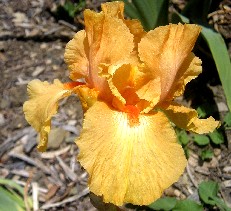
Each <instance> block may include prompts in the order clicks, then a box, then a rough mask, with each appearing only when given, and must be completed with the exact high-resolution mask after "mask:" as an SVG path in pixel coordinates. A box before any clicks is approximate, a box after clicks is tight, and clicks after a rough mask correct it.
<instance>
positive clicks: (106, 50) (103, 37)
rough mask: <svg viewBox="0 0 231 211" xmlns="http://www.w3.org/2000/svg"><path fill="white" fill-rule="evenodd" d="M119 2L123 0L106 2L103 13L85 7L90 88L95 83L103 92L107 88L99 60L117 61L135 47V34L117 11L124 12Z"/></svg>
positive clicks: (109, 62)
mask: <svg viewBox="0 0 231 211" xmlns="http://www.w3.org/2000/svg"><path fill="white" fill-rule="evenodd" d="M118 4H119V5H120V4H121V3H119V2H111V3H107V4H104V6H103V7H102V9H103V11H102V12H101V13H95V12H93V11H91V10H85V11H84V19H85V26H86V34H87V38H88V43H89V46H90V49H89V62H90V68H89V83H90V85H91V88H92V87H95V88H96V89H98V90H99V91H101V92H102V91H103V89H105V78H101V77H99V76H98V72H99V68H98V66H99V64H101V63H105V64H108V65H110V64H114V65H117V64H119V63H121V61H124V60H125V59H126V58H128V57H129V56H130V54H131V52H132V50H133V48H134V44H133V35H132V34H131V33H130V31H129V28H128V27H127V26H126V24H125V23H124V22H123V20H122V19H119V18H118V16H117V13H121V12H122V11H121V8H120V6H118ZM106 6H107V7H106ZM105 8H107V9H105ZM109 8H111V9H109Z"/></svg>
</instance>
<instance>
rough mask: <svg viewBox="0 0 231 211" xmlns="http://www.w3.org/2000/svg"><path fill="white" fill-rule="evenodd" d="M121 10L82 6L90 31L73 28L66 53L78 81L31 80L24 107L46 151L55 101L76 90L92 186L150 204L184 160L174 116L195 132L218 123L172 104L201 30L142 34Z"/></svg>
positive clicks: (111, 198) (191, 68) (107, 196)
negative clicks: (83, 113) (86, 8)
mask: <svg viewBox="0 0 231 211" xmlns="http://www.w3.org/2000/svg"><path fill="white" fill-rule="evenodd" d="M123 12H124V4H123V3H122V2H112V3H105V4H102V12H100V13H96V12H94V11H91V10H85V11H84V19H85V30H82V31H79V32H78V33H76V34H75V36H74V38H73V39H72V40H71V41H70V42H69V43H68V44H67V46H66V50H65V56H64V57H65V61H66V63H67V65H68V68H69V70H70V78H71V79H72V80H73V82H70V83H66V84H62V83H61V82H60V81H59V80H57V79H56V80H55V81H54V83H53V84H49V83H48V82H41V81H40V80H33V81H31V82H30V83H29V85H28V93H29V97H30V99H29V100H28V101H27V102H25V104H24V107H23V109H24V112H25V116H26V119H27V121H28V122H29V123H30V124H31V125H32V126H33V127H34V128H35V129H36V130H37V131H38V132H39V133H40V139H41V140H40V143H39V145H38V150H39V151H44V150H46V145H47V141H48V140H47V138H48V133H49V131H50V128H51V118H52V116H53V115H54V114H55V113H56V112H57V109H58V100H60V99H62V98H64V97H67V96H69V95H71V94H72V93H76V94H78V96H79V97H80V100H81V102H82V106H83V109H84V111H85V115H84V122H83V130H82V133H81V135H80V137H79V138H78V139H77V140H76V144H77V145H78V147H79V149H80V153H79V155H78V160H79V162H80V163H81V165H82V166H83V167H84V168H85V169H86V170H87V172H88V173H89V188H90V190H91V191H92V192H93V193H95V194H96V195H100V196H103V200H104V201H105V202H111V203H114V204H116V205H122V204H123V203H125V202H129V203H132V204H138V205H146V204H149V203H151V202H153V201H154V200H156V199H158V198H159V197H160V196H161V195H162V193H163V190H164V189H166V188H168V187H169V186H170V185H172V184H173V183H174V182H176V181H177V180H178V178H179V177H180V175H181V174H182V173H183V171H184V168H185V166H186V162H187V160H186V158H185V155H184V151H183V149H182V147H181V145H180V144H178V143H177V137H176V134H175V132H174V129H173V128H172V126H171V124H170V121H171V122H173V123H174V124H175V125H177V126H178V127H181V128H184V129H186V130H188V131H193V132H196V133H209V132H212V131H213V130H214V129H215V128H216V127H218V126H219V122H218V121H215V120H214V119H213V118H212V117H210V118H208V119H199V118H198V115H197V112H196V111H195V110H193V109H190V108H186V107H184V106H182V105H179V104H177V103H175V102H173V100H174V98H175V97H177V96H180V95H182V94H183V91H184V88H185V85H186V84H187V83H188V82H189V81H191V80H192V79H194V78H196V77H197V76H198V74H200V73H201V71H202V68H201V60H200V59H199V58H198V57H196V56H195V55H194V54H193V53H192V52H191V51H192V49H193V46H194V44H195V42H196V39H197V37H198V35H199V33H200V30H201V28H200V27H199V26H197V25H193V24H185V25H182V24H177V25H176V24H170V25H167V26H161V27H158V28H156V29H154V30H151V31H149V32H145V31H144V30H143V28H142V26H141V24H140V22H139V21H138V20H125V19H124V16H123ZM80 78H84V79H85V81H86V83H80V82H77V81H78V79H80ZM169 120H170V121H169Z"/></svg>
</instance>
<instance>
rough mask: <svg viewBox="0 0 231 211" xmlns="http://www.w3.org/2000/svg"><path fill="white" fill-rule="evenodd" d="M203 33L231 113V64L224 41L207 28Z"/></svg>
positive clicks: (204, 28)
mask: <svg viewBox="0 0 231 211" xmlns="http://www.w3.org/2000/svg"><path fill="white" fill-rule="evenodd" d="M201 33H202V36H203V38H204V39H205V41H206V43H207V45H208V47H209V49H210V51H211V53H212V56H213V59H214V61H215V64H216V67H217V71H218V74H219V77H220V80H221V84H222V87H223V89H224V93H225V96H226V100H227V104H228V107H229V110H230V111H231V86H230V79H231V63H230V58H229V54H228V51H227V48H226V45H225V42H224V39H223V38H222V36H221V35H220V34H219V33H217V32H215V31H214V30H213V29H210V28H207V27H205V26H202V32H201Z"/></svg>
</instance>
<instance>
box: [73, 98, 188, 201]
mask: <svg viewBox="0 0 231 211" xmlns="http://www.w3.org/2000/svg"><path fill="white" fill-rule="evenodd" d="M76 143H77V145H78V147H79V149H80V154H79V156H78V159H79V161H80V163H81V164H82V166H83V167H84V168H85V169H86V170H87V171H88V173H89V187H90V190H91V191H92V192H93V193H95V194H96V195H101V196H103V199H104V201H105V202H111V203H114V204H116V205H122V204H123V203H125V202H129V203H133V204H139V205H142V204H149V203H151V202H153V201H154V200H156V199H157V198H159V197H160V196H161V194H162V192H163V190H164V189H165V188H167V187H169V186H170V185H171V184H172V183H174V182H176V181H177V180H178V178H179V176H180V175H181V174H182V173H183V171H184V168H185V165H186V159H185V156H184V152H183V149H182V148H181V146H180V145H179V144H178V143H177V141H176V135H175V133H174V130H173V129H172V127H171V126H170V123H169V121H168V119H167V118H166V116H165V115H164V114H163V113H161V112H156V113H152V114H145V115H140V116H139V123H138V124H135V125H130V121H129V116H128V115H127V114H126V113H123V112H119V111H116V110H113V109H112V108H111V107H109V106H108V105H106V104H105V103H103V102H96V103H95V104H94V105H93V106H92V107H91V108H90V109H88V111H87V112H86V114H85V120H84V123H83V130H82V134H81V136H80V138H79V139H78V140H77V141H76Z"/></svg>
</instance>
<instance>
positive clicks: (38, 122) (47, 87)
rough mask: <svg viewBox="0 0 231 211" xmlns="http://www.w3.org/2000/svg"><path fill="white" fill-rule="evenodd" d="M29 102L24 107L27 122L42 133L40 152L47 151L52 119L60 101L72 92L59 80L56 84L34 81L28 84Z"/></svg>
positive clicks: (55, 81)
mask: <svg viewBox="0 0 231 211" xmlns="http://www.w3.org/2000/svg"><path fill="white" fill-rule="evenodd" d="M27 90H28V94H29V100H28V101H26V102H25V103H24V105H23V111H24V114H25V118H26V120H27V122H28V123H29V124H30V125H31V126H32V127H34V128H35V130H36V131H37V132H39V133H40V143H39V145H38V147H37V148H38V150H39V151H42V152H43V151H45V150H46V146H47V138H48V133H49V132H50V127H51V117H52V116H53V115H55V114H56V112H57V109H58V100H60V99H62V98H64V97H66V96H69V95H70V94H71V93H72V91H71V90H70V89H66V88H65V86H64V84H62V83H61V82H60V81H59V80H57V79H56V80H54V84H49V83H48V82H46V81H45V82H42V81H40V80H33V81H31V82H30V83H29V84H28V88H27Z"/></svg>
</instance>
